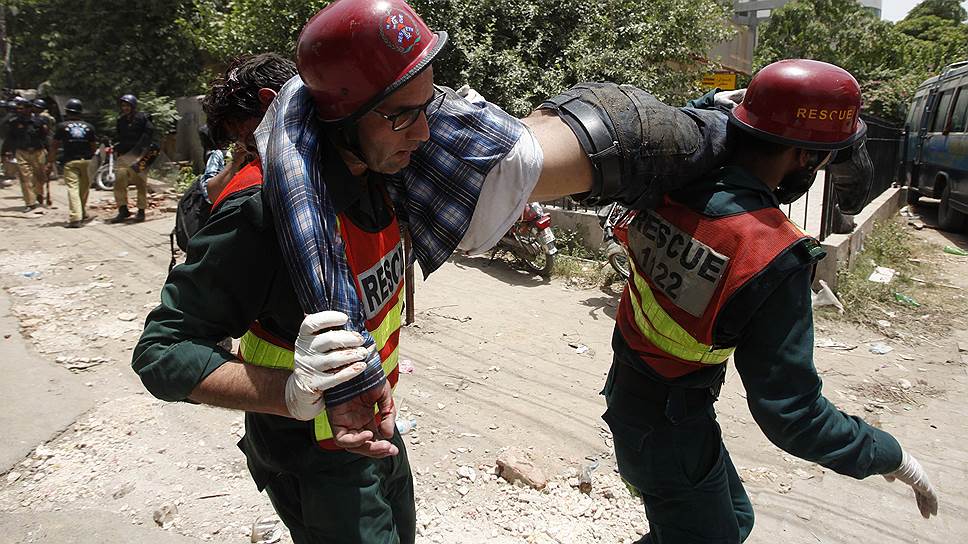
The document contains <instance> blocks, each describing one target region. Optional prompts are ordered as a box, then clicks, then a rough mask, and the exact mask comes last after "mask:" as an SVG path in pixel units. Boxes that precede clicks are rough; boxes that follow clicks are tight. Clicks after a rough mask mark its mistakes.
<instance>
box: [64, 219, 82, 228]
mask: <svg viewBox="0 0 968 544" xmlns="http://www.w3.org/2000/svg"><path fill="white" fill-rule="evenodd" d="M64 226H65V227H67V228H69V229H79V228H81V227H83V226H84V221H83V220H81V221H68V222H67V224H66V225H64Z"/></svg>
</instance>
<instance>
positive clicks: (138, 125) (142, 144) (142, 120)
mask: <svg viewBox="0 0 968 544" xmlns="http://www.w3.org/2000/svg"><path fill="white" fill-rule="evenodd" d="M118 109H119V110H120V115H118V121H117V125H116V126H117V134H118V143H117V144H115V145H114V153H115V155H114V156H115V161H116V162H115V165H116V170H115V176H116V178H115V180H114V200H115V202H116V203H117V205H118V215H116V216H115V217H113V218H111V219H110V220H108V222H109V223H122V222H124V221H125V220H127V219H128V218H129V217H131V211H130V210H128V185H130V184H132V183H133V184H134V186H135V188H136V189H137V191H138V193H137V201H136V203H137V205H138V213H137V214H136V215H135V218H134V219H135V221H138V222H141V221H144V220H145V209H146V208H147V207H148V172H147V171H145V170H141V171H136V168H135V166H136V164H137V162H138V159H140V158H141V156H142V155H143V154H144V153H146V152H147V151H148V146H149V145H150V144H151V138H152V133H153V131H154V127H153V126H152V124H151V119H150V118H149V117H148V116H147V115H145V113H144V112H140V111H138V98H137V97H135V96H134V95H133V94H126V95H123V96H121V98H119V99H118Z"/></svg>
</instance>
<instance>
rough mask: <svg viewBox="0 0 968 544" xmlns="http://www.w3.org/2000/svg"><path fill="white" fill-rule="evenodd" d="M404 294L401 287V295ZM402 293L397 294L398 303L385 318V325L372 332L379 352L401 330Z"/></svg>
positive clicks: (382, 324)
mask: <svg viewBox="0 0 968 544" xmlns="http://www.w3.org/2000/svg"><path fill="white" fill-rule="evenodd" d="M400 285H401V286H402V285H403V284H402V283H401V284H400ZM402 292H403V288H402V287H401V289H400V293H402ZM400 293H397V303H396V304H395V305H394V306H393V308H390V311H389V312H387V315H386V317H384V318H383V323H380V326H378V327H377V328H375V329H373V330H372V331H370V336H372V337H373V340H374V341H375V342H376V349H378V350H379V349H383V346H385V345H387V340H389V339H390V337H391V336H393V333H394V332H396V330H397V329H399V328H400V313H401V312H403V297H401V296H400Z"/></svg>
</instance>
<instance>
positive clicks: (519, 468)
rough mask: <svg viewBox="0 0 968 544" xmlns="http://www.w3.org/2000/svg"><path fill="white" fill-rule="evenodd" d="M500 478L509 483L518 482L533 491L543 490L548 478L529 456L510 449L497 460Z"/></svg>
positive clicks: (515, 449) (518, 450) (520, 451)
mask: <svg viewBox="0 0 968 544" xmlns="http://www.w3.org/2000/svg"><path fill="white" fill-rule="evenodd" d="M497 466H498V467H499V469H500V476H501V478H504V479H505V480H506V481H507V482H509V483H512V484H513V483H516V482H520V483H522V484H524V485H526V486H528V487H532V488H534V489H539V490H540V489H544V488H545V486H547V485H548V478H547V477H546V476H545V475H544V472H543V471H542V470H541V469H540V468H538V467H537V466H535V464H534V461H533V460H532V459H531V456H530V455H529V454H528V453H527V452H525V451H523V450H520V449H518V448H510V449H508V450H507V451H505V452H504V453H502V454H500V455H499V456H498V458H497Z"/></svg>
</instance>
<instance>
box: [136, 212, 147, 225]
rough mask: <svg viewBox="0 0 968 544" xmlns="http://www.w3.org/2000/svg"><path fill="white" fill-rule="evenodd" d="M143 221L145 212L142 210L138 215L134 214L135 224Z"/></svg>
mask: <svg viewBox="0 0 968 544" xmlns="http://www.w3.org/2000/svg"><path fill="white" fill-rule="evenodd" d="M144 220H145V211H144V210H138V213H137V214H135V216H134V221H135V223H140V222H142V221H144Z"/></svg>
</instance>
